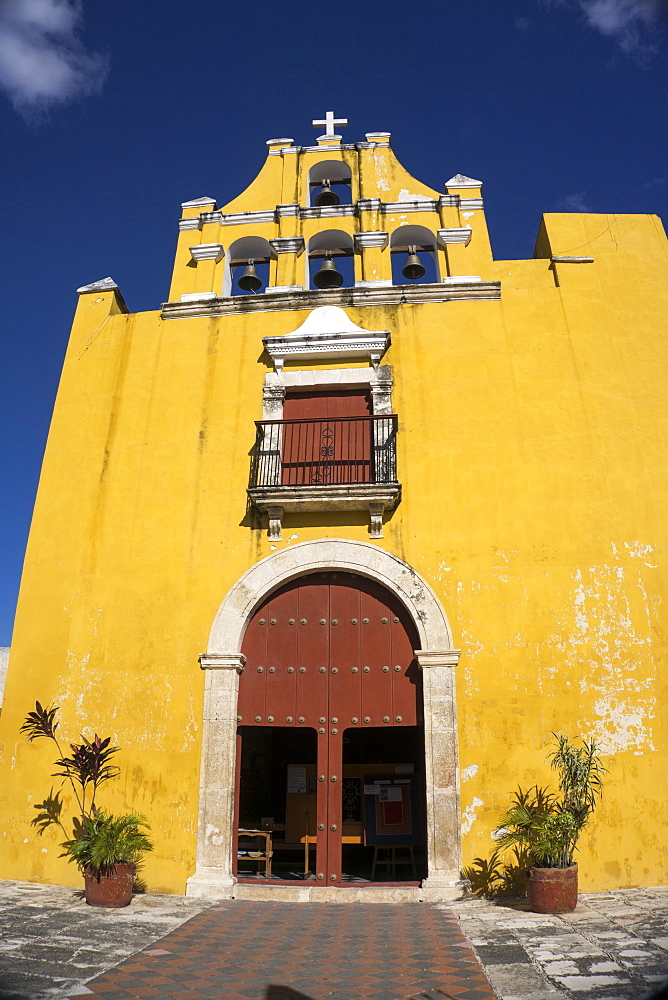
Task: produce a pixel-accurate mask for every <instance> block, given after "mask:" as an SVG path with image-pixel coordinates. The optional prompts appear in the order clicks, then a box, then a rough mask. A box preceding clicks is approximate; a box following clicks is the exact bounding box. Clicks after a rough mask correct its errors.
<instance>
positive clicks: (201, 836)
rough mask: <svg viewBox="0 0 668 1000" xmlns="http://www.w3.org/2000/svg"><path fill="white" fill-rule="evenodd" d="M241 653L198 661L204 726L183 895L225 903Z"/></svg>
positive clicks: (228, 882) (230, 885) (230, 879)
mask: <svg viewBox="0 0 668 1000" xmlns="http://www.w3.org/2000/svg"><path fill="white" fill-rule="evenodd" d="M245 662H246V657H245V656H244V655H243V653H228V654H225V653H212V654H207V655H205V656H200V665H201V667H202V670H205V671H206V674H205V679H204V721H203V726H202V763H201V771H200V790H199V819H198V828H197V866H196V869H195V874H194V875H192V876H191V877H190V878H189V879H188V881H187V883H186V896H195V897H197V898H199V899H231V897H232V891H233V887H234V884H235V882H236V878H235V877H234V875H233V874H232V842H233V838H232V832H233V829H232V828H233V822H234V776H235V763H236V737H237V699H238V695H239V674H240V673H241V671H242V670H243V665H244V663H245Z"/></svg>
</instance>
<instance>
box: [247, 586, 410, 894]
mask: <svg viewBox="0 0 668 1000" xmlns="http://www.w3.org/2000/svg"><path fill="white" fill-rule="evenodd" d="M416 643H417V635H416V632H415V628H414V626H413V623H412V622H411V620H410V618H409V616H408V614H407V612H406V610H405V608H404V607H403V605H401V604H400V603H399V601H397V600H396V599H395V598H394V597H393V596H392V595H391V594H390V593H389V592H388V591H386V590H385V589H384V588H383V587H381V586H380V585H379V584H377V583H375V582H374V581H372V580H369V579H366V578H364V577H359V576H356V575H354V574H350V573H316V574H311V575H308V576H305V577H302V578H300V579H298V580H295V581H292V582H291V583H289V584H287V585H285V586H284V587H282V588H281V589H280V590H278V591H277V592H276V593H275V594H274V595H272V597H271V598H269V599H268V600H267V601H265V602H264V604H262V605H261V607H260V608H259V609H258V610H257V611H256V612H255V613H254V615H253V617H252V619H251V620H250V622H249V624H248V628H247V631H246V636H245V638H244V643H243V652H244V654H245V656H246V663H245V666H244V669H243V673H242V675H241V677H240V684H239V703H238V704H239V707H238V715H239V724H240V726H242V727H245V726H251V727H252V726H262V727H275V728H278V727H286V726H287V727H296V728H297V729H306V728H310V729H312V730H315V732H316V740H317V766H316V772H315V776H316V781H315V793H314V800H315V813H316V816H315V819H316V830H315V831H314V832H315V835H316V836H317V853H316V880H317V883H318V884H319V885H325V884H327V885H335V886H336V885H340V884H341V876H342V867H341V845H342V836H343V835H344V834H345V830H344V825H345V824H343V815H342V813H343V810H342V790H343V774H342V770H343V753H342V751H343V740H344V732H345V731H346V730H351V729H357V730H360V729H361V730H364V729H367V730H371V729H373V730H374V731H375V732H376V733H377V736H378V739H380V740H384V741H389V742H390V743H391V741H392V736H391V732H390V730H392V729H393V728H395V727H399V726H413V727H415V726H418V725H421V724H422V698H421V676H420V672H419V670H418V668H417V665H416V663H415V660H414V656H413V650H414V649H415V648H417V647H416ZM383 730H385V732H383ZM293 763H294V764H295V765H299V764H302V763H304V762H303V761H299V760H295V761H293ZM370 763H371V762H370ZM239 793H240V788H239V787H237V792H236V800H237V802H238V801H239V798H240V794H239ZM346 842H349V838H348V840H347V841H346ZM359 842H363V841H362V837H360V839H359Z"/></svg>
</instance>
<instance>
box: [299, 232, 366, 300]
mask: <svg viewBox="0 0 668 1000" xmlns="http://www.w3.org/2000/svg"><path fill="white" fill-rule="evenodd" d="M307 267H308V274H307V279H308V287H309V288H316V289H320V290H323V291H325V290H327V289H330V288H351V287H352V286H353V285H354V284H355V263H354V252H353V240H352V237H351V236H349V235H348V233H344V232H341V230H338V229H326V230H325V231H324V232H322V233H317V234H316V235H315V236H313V237H312V238H311V239H310V240H309V244H308V254H307Z"/></svg>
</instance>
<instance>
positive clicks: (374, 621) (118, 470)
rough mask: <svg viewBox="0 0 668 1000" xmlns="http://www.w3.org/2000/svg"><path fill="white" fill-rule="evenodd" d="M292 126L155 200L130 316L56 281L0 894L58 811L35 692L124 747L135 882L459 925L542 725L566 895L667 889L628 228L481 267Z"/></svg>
mask: <svg viewBox="0 0 668 1000" xmlns="http://www.w3.org/2000/svg"><path fill="white" fill-rule="evenodd" d="M323 124H324V125H325V131H324V134H323V135H321V136H320V137H319V138H318V139H317V141H316V142H315V144H314V145H313V146H308V147H300V146H297V145H296V144H295V143H294V142H293V141H292V140H291V139H276V140H271V141H270V142H269V143H268V144H267V146H268V153H267V157H266V161H265V164H264V166H263V167H262V169H261V170H260V172H259V174H258V175H257V177H256V179H255V180H254V181H253V183H252V184H251V185H250V187H249V188H248V189H247V190H246V191H245V192H244V193H243V194H241V195H239V197H237V198H235V199H234V200H233V201H231V202H230V203H228V204H227V205H224V206H222V207H219V206H218V204H217V203H216V201H215V200H213V199H211V198H200V199H196V200H195V201H191V202H186V203H184V205H183V212H182V218H181V221H180V223H179V235H178V244H177V250H176V255H175V263H174V271H173V276H172V281H171V288H170V292H169V299H168V301H167V302H166V303H165V304H163V305H162V307H161V308H159V309H156V310H155V311H150V312H143V313H131V312H129V311H128V309H127V306H126V304H125V302H124V300H123V297H122V295H121V292H120V290H119V289H118V287H117V286H116V284H115V282H113V281H112V280H111V279H104V280H103V281H100V282H95V283H93V284H92V285H87V286H83V287H82V288H81V289H79V302H78V307H77V311H76V314H75V318H74V322H73V326H72V332H71V336H70V341H69V346H68V349H67V355H66V358H65V362H64V366H63V372H62V378H61V382H60V387H59V390H58V395H57V400H56V404H55V409H54V415H53V421H52V425H51V429H50V433H49V438H48V443H47V448H46V453H45V457H44V464H43V468H42V474H41V479H40V484H39V490H38V495H37V500H36V504H35V511H34V517H33V521H32V527H31V532H30V538H29V543H28V547H27V552H26V558H25V565H24V571H23V577H22V583H21V590H20V596H19V602H18V607H17V613H16V623H15V631H14V637H13V641H12V647H11V654H10V660H9V669H8V674H7V682H6V689H5V696H4V703H3V706H2V713H1V715H0V748H1V753H2V762H1V767H2V782H1V788H0V835H1V837H2V845H3V846H2V852H1V854H2V861H1V868H0V876H1V877H4V878H14V879H28V880H32V881H39V882H51V883H59V884H66V885H76V884H78V882H79V877H78V875H77V873H76V870H75V869H74V868H73V866H71V865H67V863H66V861H65V860H64V859H63V858H61V857H60V854H61V850H60V847H59V842H60V840H62V836H59V835H58V834H57V833H55V832H47V833H45V834H44V835H43V836H41V837H40V836H37V834H36V832H35V830H34V828H31V827H30V825H29V824H30V820H31V818H32V817H33V815H34V814H35V813H34V806H35V805H36V804H37V803H39V802H41V801H42V799H43V797H44V796H45V795H46V793H47V792H48V790H49V787H50V786H51V785H52V784H53V785H54V786H55V784H56V781H55V780H54V779H51V778H49V777H48V775H49V774H50V773H51V772H50V764H51V760H52V755H51V754H50V747H49V746H47V744H46V741H41V742H37V743H33V744H29V743H26V742H25V741H24V740H23V739H22V737H21V736H20V734H19V728H20V725H21V723H22V721H23V719H24V718H25V715H26V714H27V712H28V711H29V710H30V709H31V708H32V707H33V706H34V702H35V700H36V699H38V700H39V701H40V702H41V703H42V704H53V705H58V706H60V708H61V716H62V724H61V725H62V731H63V732H64V733H67V734H68V735H69V736H70V737H71V738H72V739H75V738H78V736H79V734H80V733H83V734H84V735H86V736H91V735H92V734H93V732H97V733H100V734H103V735H111V736H112V741H113V742H114V743H117V744H118V745H119V746H120V747H121V752H120V753H119V754H118V764H119V766H120V768H121V774H120V776H119V777H118V778H116V779H114V780H113V781H111V782H109V783H108V784H107V785H106V786H105V787H104V789H103V790H102V792H101V793H100V794H101V799H102V800H103V802H104V804H105V805H107V806H108V807H109V808H110V809H112V810H113V811H114V812H121V811H129V810H135V811H139V812H141V813H144V814H145V815H146V816H147V817H148V820H149V822H150V825H151V831H152V836H153V839H154V841H155V850H154V852H153V853H152V854H151V855H149V856H148V857H147V860H146V864H145V869H144V875H143V877H144V878H145V881H146V883H147V885H148V887H149V890H150V891H155V892H169V893H185V892H188V893H189V894H191V895H195V896H204V897H209V898H226V897H230V896H236V897H239V896H244V894H249V893H250V894H252V892H253V891H256V892H257V891H259V890H258V888H257V887H258V885H260V884H262V886H263V889H262V891H264V892H265V893H269V894H271V893H272V892H273V893H274V895H275V894H276V893H279V894H280V893H284V894H285V893H287V894H288V895H289V894H290V893H292V897H291V898H312V899H317V898H323V899H324V898H340V894H341V893H354V894H355V898H362V897H363V893H364V888H365V886H366V885H368V884H371V883H372V876H371V874H370V867H371V866H373V879H375V881H376V882H378V881H379V879H380V881H381V882H382V881H383V879H384V878H386V879H387V882H388V883H389V882H392V885H393V887H394V888H395V889H396V885H397V883H398V881H399V880H400V879H405V889H403V890H401V891H402V892H403V893H404V895H403V896H401V894H400V895H399V896H398V897H396V898H406V899H408V898H411V899H425V900H429V899H433V900H436V899H451V898H456V897H457V896H458V895H460V894H461V892H462V891H463V889H464V882H463V881H462V868H463V867H464V866H466V865H469V864H470V863H471V862H472V860H473V858H475V857H477V856H485V857H487V856H489V855H490V853H491V852H492V850H493V848H494V841H493V839H492V838H491V833H492V831H493V830H494V828H495V827H496V826H497V824H498V820H499V817H500V815H501V814H502V812H503V811H504V810H505V809H506V807H507V806H508V804H509V801H510V797H511V795H512V794H513V792H514V791H515V790H516V788H517V786H518V785H520V786H522V787H523V788H527V787H528V786H531V785H533V784H535V783H536V782H538V783H539V784H546V783H552V785H553V786H554V780H553V775H552V773H551V772H550V769H549V766H548V765H547V763H546V754H547V752H548V748H549V743H550V741H551V739H552V737H551V734H552V733H554V732H560V733H564V734H566V735H569V736H570V737H580V736H583V737H586V738H595V739H596V741H597V742H598V743H599V745H600V747H601V752H602V754H603V759H604V763H605V765H606V766H607V767H608V770H609V773H608V775H607V776H606V782H605V792H604V796H603V799H602V803H601V805H600V807H599V809H598V811H597V813H596V814H595V816H594V819H593V820H592V822H591V824H590V826H589V827H588V828H587V830H586V831H585V835H584V837H583V839H582V841H581V848H580V853H579V858H578V861H579V865H580V888H581V890H583V891H597V890H605V889H614V888H619V887H626V886H643V885H660V884H666V877H667V862H668V858H667V849H666V837H665V807H664V801H665V798H666V776H667V775H668V760H667V759H666V730H667V728H668V726H667V723H666V721H665V720H666V713H665V710H664V706H665V704H666V702H667V701H668V691H667V683H666V676H667V673H666V667H665V660H666V631H667V629H668V621H667V619H666V598H667V595H666V587H665V554H666V532H667V529H666V517H665V510H666V507H667V506H668V482H667V471H668V462H667V461H666V459H667V457H668V455H667V451H668V413H667V411H666V405H665V385H666V383H667V377H666V376H667V374H668V372H667V365H668V344H667V342H666V338H665V319H666V314H667V306H668V252H667V249H668V246H667V243H666V237H665V233H664V231H663V229H662V226H661V223H660V221H659V220H658V219H657V218H656V217H652V216H631V215H617V216H613V215H593V214H580V213H578V214H551V215H546V216H544V217H543V220H542V222H541V225H540V230H539V233H538V239H537V243H536V249H535V255H534V257H533V258H532V259H528V260H513V261H499V260H494V259H493V256H492V251H491V246H490V240H489V236H488V231H487V226H486V222H485V211H484V204H483V200H482V191H481V184H480V182H479V181H476V180H474V179H472V178H469V177H466V176H464V175H461V174H456V175H455V176H454V177H452V178H451V179H450V180H449V181H448V182H447V183H446V185H445V189H444V192H442V193H441V192H438V191H435V190H433V189H431V188H428V187H426V186H425V185H424V184H422V183H420V182H419V181H417V180H416V179H415V178H413V177H412V176H410V174H408V173H407V171H406V170H405V169H404V168H403V167H402V166H401V164H400V163H399V162H398V161H397V159H396V158H395V156H394V154H393V152H392V149H391V142H390V136H389V134H387V133H368V134H367V135H366V137H365V140H364V141H359V142H350V143H349V142H346V141H344V140H343V139H342V137H341V136H340V135H338V134H336V133H335V131H334V128H335V125H336V124H337V123H336V120H332V116H329V119H326V120H325V122H323ZM240 282H241V284H240ZM68 806H71V803H70V802H69V801H67V800H66V808H65V813H67V809H68ZM239 829H242V830H244V829H252V830H255V829H257V830H258V831H262V832H264V833H267V832H268V833H269V834H270V835H271V837H272V838H273V840H272V844H273V848H274V850H273V858H274V871H273V873H271V874H270V873H269V872H268V870H267V868H266V862H265V865H264V868H263V866H262V864H256V865H253V864H252V862H251V860H250V859H251V858H252V851H248V850H246V851H244V850H242V848H243V846H244V845H243V842H242V841H243V835H241V838H242V839H239V838H240V835H239V832H238V831H239ZM258 842H259V843H261V844H263V843H264V841H262V839H261V838H260V840H259V841H256V842H255V843H254V844H252V845H251V847H255V848H257V844H258ZM388 848H391V849H395V848H396V853H395V851H394V850H393V851H392V854H393V855H395V856H393V857H392V858H391V859H390V851H388ZM399 848H401V849H402V850H404V849H405V853H402V851H401V850H399ZM291 852H292V853H291ZM255 853H260V854H261V853H262V850H261V849H260V850H259V851H257V850H256V851H255ZM281 857H283V858H285V861H286V864H285V865H281V863H280V859H281ZM383 863H384V864H385V865H386V868H384V869H381V868H380V866H381V865H382V864H383ZM402 865H403V867H402ZM286 866H287V867H286ZM302 868H303V871H302ZM288 870H289V871H290V872H291V873H292V875H294V874H295V872H296V873H297V874H299V875H300V876H303V877H302V878H300V879H299V880H298V879H296V878H295V879H293V881H291V882H288V881H284V882H283V883H282V881H281V880H282V878H283V876H282V874H281V873H282V872H287V871H288ZM381 873H382V874H381ZM258 875H260V876H261V878H258ZM351 878H352V881H351ZM337 894H339V895H337ZM285 898H288V897H287V896H286V897H285ZM347 898H352V896H349V897H347Z"/></svg>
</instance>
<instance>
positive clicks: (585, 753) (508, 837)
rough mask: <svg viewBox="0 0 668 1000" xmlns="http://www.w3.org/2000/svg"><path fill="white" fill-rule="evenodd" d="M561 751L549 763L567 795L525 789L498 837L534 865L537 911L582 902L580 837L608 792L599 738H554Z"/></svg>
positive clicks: (533, 892)
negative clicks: (577, 854)
mask: <svg viewBox="0 0 668 1000" xmlns="http://www.w3.org/2000/svg"><path fill="white" fill-rule="evenodd" d="M552 735H553V736H554V739H555V747H554V750H553V751H552V753H550V754H549V756H548V760H549V762H550V766H551V767H552V768H553V770H555V771H557V772H558V774H559V790H560V792H561V796H558V795H553V794H552V793H550V792H549V791H548V790H547V789H543V788H539V787H538V786H537V785H536V786H534V788H533V789H530V790H529V792H528V793H525V792H522V790H521V789H519V790H518V793H517V794H516V796H515V801H514V802H513V804H512V806H511V808H510V809H509V810H508V812H507V813H506V814H505V816H503V817H502V819H501V822H500V825H499V827H498V829H497V830H496V831H495V836H496V837H497V839H498V842H499V847H501V848H506V847H515V848H516V849H518V848H519V850H520V851H522V852H524V856H525V857H526V858H527V861H528V864H529V872H528V874H529V902H530V904H531V909H532V910H533V911H534V912H535V913H566V912H569V911H572V910H574V909H575V907H576V905H577V898H578V866H577V864H576V863H575V861H574V855H575V851H576V850H577V849H578V839H579V837H580V834H581V833H582V830H583V829H584V827H585V826H586V824H587V823H588V821H589V819H590V817H591V815H592V813H593V811H594V809H595V807H596V803H597V801H598V799H599V798H600V797H601V795H602V793H603V777H602V776H603V774H605V773H606V771H607V768H605V767H604V766H603V764H602V762H601V758H600V756H599V754H598V750H599V747H598V746H597V744H596V742H595V740H590V741H589V742H587V741H586V740H582V746H580V747H576V746H574V745H572V744H571V743H570V742H569V740H568V738H567V737H566V736H562V735H561V734H558V733H553V734H552Z"/></svg>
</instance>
